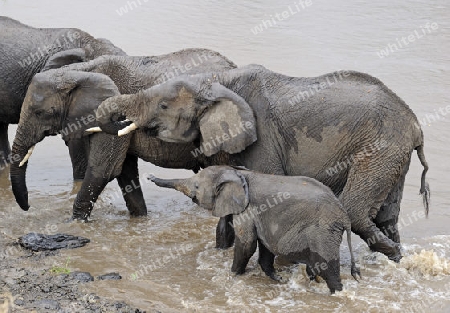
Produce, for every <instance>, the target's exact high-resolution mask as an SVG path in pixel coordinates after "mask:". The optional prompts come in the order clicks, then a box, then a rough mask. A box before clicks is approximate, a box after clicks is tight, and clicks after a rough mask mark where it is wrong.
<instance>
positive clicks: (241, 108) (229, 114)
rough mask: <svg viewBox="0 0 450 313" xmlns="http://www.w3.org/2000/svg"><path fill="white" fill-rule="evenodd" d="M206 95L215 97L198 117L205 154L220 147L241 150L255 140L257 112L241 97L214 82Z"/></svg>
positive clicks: (214, 151)
mask: <svg viewBox="0 0 450 313" xmlns="http://www.w3.org/2000/svg"><path fill="white" fill-rule="evenodd" d="M204 98H205V99H207V100H212V101H213V105H212V106H211V107H210V108H208V109H207V110H206V112H205V113H204V114H203V116H202V118H201V119H200V121H199V126H200V132H201V135H202V136H201V137H202V138H201V145H202V147H203V150H204V153H205V155H206V156H211V155H213V154H216V153H218V152H219V151H220V150H222V151H225V152H227V153H230V154H233V153H239V152H241V151H242V150H244V149H245V148H246V147H248V146H249V145H251V144H252V143H254V142H255V141H256V139H257V135H256V120H255V116H254V114H253V110H252V109H251V108H250V106H249V105H248V103H247V102H246V101H245V100H244V99H243V98H242V97H240V96H239V95H237V94H236V93H234V92H233V91H231V90H230V89H228V88H226V87H224V86H222V85H221V84H219V83H212V84H211V88H210V89H209V90H208V95H207V96H204Z"/></svg>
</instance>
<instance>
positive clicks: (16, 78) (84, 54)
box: [0, 16, 125, 179]
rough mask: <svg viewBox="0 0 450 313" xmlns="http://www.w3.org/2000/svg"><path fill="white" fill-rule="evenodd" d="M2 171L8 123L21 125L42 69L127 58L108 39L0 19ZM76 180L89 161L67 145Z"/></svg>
mask: <svg viewBox="0 0 450 313" xmlns="http://www.w3.org/2000/svg"><path fill="white" fill-rule="evenodd" d="M0 30H1V31H0V171H1V170H2V169H4V168H6V167H7V165H9V164H10V163H11V159H12V158H13V157H14V155H12V154H11V150H10V145H9V142H8V124H17V123H18V122H19V116H20V109H21V106H22V103H23V100H24V97H25V93H26V91H27V87H28V85H29V84H30V81H31V79H32V77H33V76H34V75H35V74H36V73H38V72H40V71H43V70H47V69H51V68H57V67H61V66H63V65H66V64H70V63H75V62H82V61H87V60H92V59H94V58H96V57H98V56H101V55H104V54H114V55H125V52H123V51H122V50H121V49H119V48H117V47H116V46H114V45H113V44H112V43H111V42H109V41H108V40H106V39H95V38H93V37H92V36H91V35H89V34H88V33H86V32H83V31H81V30H79V29H75V28H33V27H30V26H27V25H24V24H21V23H20V22H18V21H15V20H13V19H10V18H8V17H5V16H0ZM67 145H68V146H69V151H70V155H71V157H72V163H73V167H74V171H73V175H74V178H75V179H82V178H83V177H84V172H85V170H86V160H87V158H86V157H84V158H82V159H80V158H76V157H74V156H73V152H74V151H77V150H80V149H81V148H82V145H80V142H78V141H73V142H68V143H67Z"/></svg>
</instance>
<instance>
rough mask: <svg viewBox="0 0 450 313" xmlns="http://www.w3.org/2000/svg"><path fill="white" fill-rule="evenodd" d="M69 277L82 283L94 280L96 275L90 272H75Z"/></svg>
mask: <svg viewBox="0 0 450 313" xmlns="http://www.w3.org/2000/svg"><path fill="white" fill-rule="evenodd" d="M69 277H70V278H72V279H74V280H77V281H79V282H82V283H88V282H90V281H94V277H92V275H91V274H90V273H88V272H73V273H70V274H69Z"/></svg>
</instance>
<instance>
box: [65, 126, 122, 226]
mask: <svg viewBox="0 0 450 313" xmlns="http://www.w3.org/2000/svg"><path fill="white" fill-rule="evenodd" d="M129 143H130V137H129V136H123V137H117V136H111V135H108V134H104V133H98V134H95V135H91V137H90V152H89V162H88V166H87V170H86V173H85V176H84V180H83V184H82V185H81V188H80V191H79V192H78V194H77V197H76V199H75V203H74V205H73V218H74V219H79V220H85V221H86V220H87V219H88V217H89V216H90V214H91V211H92V208H93V206H94V203H95V202H96V201H97V199H98V197H99V195H100V193H101V192H102V191H103V189H104V188H105V186H106V185H107V184H108V183H109V182H110V181H111V180H113V179H114V178H115V177H117V176H119V175H120V173H121V172H122V165H123V163H124V161H125V158H126V155H127V153H126V152H127V150H128V147H129Z"/></svg>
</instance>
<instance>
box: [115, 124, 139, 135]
mask: <svg viewBox="0 0 450 313" xmlns="http://www.w3.org/2000/svg"><path fill="white" fill-rule="evenodd" d="M137 128H138V127H137V125H136V124H135V123H131V124H130V125H128V126H127V127H125V128H124V129H121V130H119V131H118V132H117V136H119V137H120V136H125V135H128V134H129V133H131V132H132V131H134V130H136V129H137Z"/></svg>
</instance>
